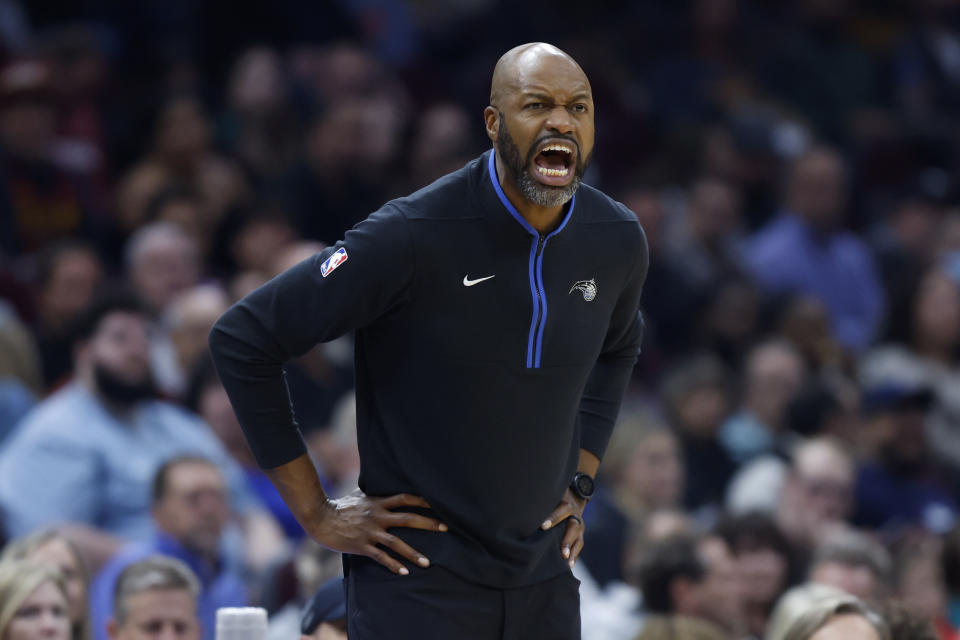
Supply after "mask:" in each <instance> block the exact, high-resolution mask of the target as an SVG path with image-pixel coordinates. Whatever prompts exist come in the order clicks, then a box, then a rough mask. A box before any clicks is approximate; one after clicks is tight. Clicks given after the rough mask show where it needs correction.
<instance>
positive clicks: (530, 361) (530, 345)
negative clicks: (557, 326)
mask: <svg viewBox="0 0 960 640" xmlns="http://www.w3.org/2000/svg"><path fill="white" fill-rule="evenodd" d="M539 240H540V237H539V236H536V237H534V239H533V245H532V246H531V247H530V268H529V272H530V291H531V293H532V297H533V318H532V319H531V320H530V334H529V336H528V337H527V368H528V369H531V368H533V367H535V366H536V364H535V362H534V344H536V338H535V337H534V335H533V332H534V331H535V330H536V328H537V316H538V315H539V314H540V307H539V305H538V303H537V289H536V286H537V281H536V278H534V276H533V273H534V271H533V270H534V268H535V262H536V261H535V260H534V259H535V258H536V257H537V242H538V241H539ZM543 303H544V309H546V303H547V301H546V300H543Z"/></svg>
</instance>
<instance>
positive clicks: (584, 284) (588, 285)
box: [567, 278, 597, 302]
mask: <svg viewBox="0 0 960 640" xmlns="http://www.w3.org/2000/svg"><path fill="white" fill-rule="evenodd" d="M574 291H579V292H581V293H582V294H583V299H584V300H586V301H587V302H590V301H591V300H593V299H594V298H596V297H597V283H596V282H594V281H593V278H590V279H589V280H581V281H580V282H576V283H574V285H573V286H572V287H570V291H568V292H567V295H570V294H571V293H573V292H574Z"/></svg>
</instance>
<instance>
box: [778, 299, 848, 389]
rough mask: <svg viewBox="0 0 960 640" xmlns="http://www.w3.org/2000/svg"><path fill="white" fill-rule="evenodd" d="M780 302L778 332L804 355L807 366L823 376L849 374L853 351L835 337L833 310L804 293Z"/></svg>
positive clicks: (812, 371)
mask: <svg viewBox="0 0 960 640" xmlns="http://www.w3.org/2000/svg"><path fill="white" fill-rule="evenodd" d="M781 302H782V307H781V308H780V309H779V315H778V317H777V321H776V325H777V327H776V330H777V333H779V334H780V335H782V336H783V337H784V338H786V339H787V340H789V341H790V342H791V343H792V344H793V346H794V347H795V348H796V349H797V350H798V351H799V352H800V353H801V355H803V359H804V361H805V362H806V363H807V370H808V371H810V372H811V374H815V375H816V374H819V375H821V376H824V377H836V376H838V375H840V376H848V375H850V373H851V369H852V362H853V357H852V354H851V353H850V352H849V351H848V350H847V349H845V348H844V346H843V345H841V344H840V343H839V342H838V341H837V339H836V337H834V333H835V332H834V331H833V329H832V328H831V321H830V313H829V311H828V310H827V308H826V307H825V306H824V304H823V302H821V301H820V300H818V299H817V298H815V297H813V296H812V295H808V294H802V293H801V294H795V295H789V296H788V298H787V299H786V300H785V301H781Z"/></svg>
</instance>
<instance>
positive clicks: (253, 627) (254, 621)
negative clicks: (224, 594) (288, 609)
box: [217, 607, 267, 640]
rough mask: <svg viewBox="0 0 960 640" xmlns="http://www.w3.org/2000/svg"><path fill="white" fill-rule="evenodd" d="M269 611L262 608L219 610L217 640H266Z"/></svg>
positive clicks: (226, 608)
mask: <svg viewBox="0 0 960 640" xmlns="http://www.w3.org/2000/svg"><path fill="white" fill-rule="evenodd" d="M266 637H267V610H266V609H262V608H260V607H221V608H220V609H217V640H264V638H266Z"/></svg>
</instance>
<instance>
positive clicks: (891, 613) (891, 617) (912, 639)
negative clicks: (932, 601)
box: [881, 604, 946, 640]
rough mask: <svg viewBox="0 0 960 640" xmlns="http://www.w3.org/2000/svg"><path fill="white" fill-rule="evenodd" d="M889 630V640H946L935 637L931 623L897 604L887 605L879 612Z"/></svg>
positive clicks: (935, 631)
mask: <svg viewBox="0 0 960 640" xmlns="http://www.w3.org/2000/svg"><path fill="white" fill-rule="evenodd" d="M881 614H882V615H883V621H884V622H886V623H887V627H888V628H889V629H890V638H891V640H946V639H944V638H941V637H940V636H938V635H937V630H936V629H935V628H934V626H933V623H932V622H930V620H929V619H927V618H924V617H923V616H918V615H915V614H913V613H911V612H909V611H907V610H906V609H905V608H904V607H903V606H901V605H898V604H887V605H886V606H885V607H884V608H883V610H882V611H881Z"/></svg>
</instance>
